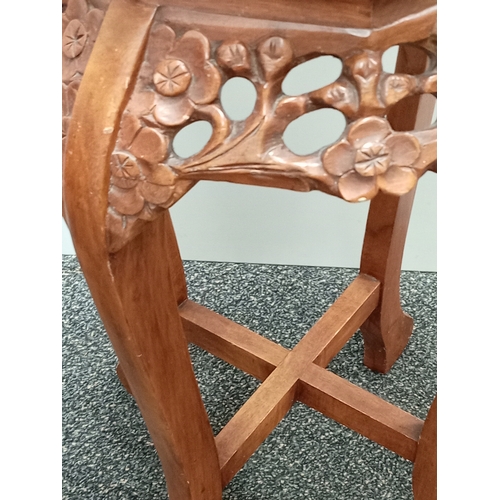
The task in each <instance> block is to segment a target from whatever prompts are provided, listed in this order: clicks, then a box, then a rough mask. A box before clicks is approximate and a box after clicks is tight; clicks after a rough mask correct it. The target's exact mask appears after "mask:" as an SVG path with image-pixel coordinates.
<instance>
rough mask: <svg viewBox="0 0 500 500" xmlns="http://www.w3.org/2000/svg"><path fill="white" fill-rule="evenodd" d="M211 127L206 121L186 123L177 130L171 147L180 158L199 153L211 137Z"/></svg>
mask: <svg viewBox="0 0 500 500" xmlns="http://www.w3.org/2000/svg"><path fill="white" fill-rule="evenodd" d="M212 132H213V127H212V124H211V123H209V122H207V121H197V122H193V123H190V124H189V125H186V126H185V127H184V128H182V129H181V130H179V132H177V134H176V136H175V137H174V140H173V143H172V147H173V148H174V153H175V154H176V155H177V156H180V157H181V158H189V157H190V156H193V155H195V154H196V153H199V152H200V151H201V150H202V149H203V148H204V147H205V146H206V145H207V143H208V141H209V140H210V138H211V137H212Z"/></svg>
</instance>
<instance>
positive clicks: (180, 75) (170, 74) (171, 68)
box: [153, 59, 192, 97]
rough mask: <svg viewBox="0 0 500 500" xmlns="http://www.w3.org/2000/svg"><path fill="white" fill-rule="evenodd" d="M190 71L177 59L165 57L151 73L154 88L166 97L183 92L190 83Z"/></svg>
mask: <svg viewBox="0 0 500 500" xmlns="http://www.w3.org/2000/svg"><path fill="white" fill-rule="evenodd" d="M191 79H192V76H191V73H190V72H189V70H188V69H187V67H186V65H185V64H184V63H183V62H182V61H180V60H179V59H167V60H166V61H162V62H160V64H158V66H157V67H156V71H155V74H154V75H153V82H154V84H155V86H156V90H157V91H158V92H159V93H160V94H162V95H164V96H167V97H174V96H176V95H180V94H182V93H184V92H185V91H186V90H187V88H188V87H189V84H190V83H191Z"/></svg>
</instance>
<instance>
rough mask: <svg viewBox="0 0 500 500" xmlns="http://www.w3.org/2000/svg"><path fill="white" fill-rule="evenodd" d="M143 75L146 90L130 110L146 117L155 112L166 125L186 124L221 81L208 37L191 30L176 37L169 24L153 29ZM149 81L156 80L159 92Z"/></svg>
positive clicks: (207, 102) (209, 98)
mask: <svg viewBox="0 0 500 500" xmlns="http://www.w3.org/2000/svg"><path fill="white" fill-rule="evenodd" d="M140 77H141V80H142V82H144V89H143V90H142V92H139V93H138V94H137V96H136V97H135V99H136V102H134V103H133V106H134V105H135V106H136V108H135V109H132V110H131V109H130V107H129V110H130V111H132V112H134V111H135V112H139V113H140V114H142V116H143V117H144V118H146V119H147V115H148V114H151V115H152V119H153V120H155V121H156V122H157V123H159V124H160V125H162V126H164V127H174V126H178V125H182V124H184V123H186V122H187V121H188V120H189V119H190V118H191V116H192V114H193V112H194V111H195V109H196V108H198V107H199V106H202V105H206V104H209V103H211V102H213V101H214V100H215V98H216V97H217V95H218V92H219V88H220V84H221V76H220V73H219V70H218V69H217V68H216V66H215V65H214V64H213V63H212V62H211V61H210V44H209V42H208V40H207V38H206V37H205V36H204V35H202V34H201V33H200V32H198V31H187V32H186V33H184V35H182V37H180V38H179V39H177V40H176V38H175V33H174V31H173V30H172V29H171V28H170V27H168V26H166V25H165V24H159V25H158V26H155V28H153V31H152V33H151V38H150V44H149V47H148V54H147V60H146V62H145V63H144V64H143V67H142V68H141V74H140ZM146 82H153V84H154V88H155V90H156V92H152V91H150V90H148V89H147V85H146ZM137 105H138V106H137ZM137 108H139V109H137Z"/></svg>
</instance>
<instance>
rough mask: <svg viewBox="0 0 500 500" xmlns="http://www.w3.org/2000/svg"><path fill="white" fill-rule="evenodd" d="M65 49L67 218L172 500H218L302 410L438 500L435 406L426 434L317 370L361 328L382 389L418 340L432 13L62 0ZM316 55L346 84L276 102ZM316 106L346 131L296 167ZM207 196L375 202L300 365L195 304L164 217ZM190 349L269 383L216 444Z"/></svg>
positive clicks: (429, 3)
mask: <svg viewBox="0 0 500 500" xmlns="http://www.w3.org/2000/svg"><path fill="white" fill-rule="evenodd" d="M394 45H399V56H398V62H397V67H396V73H394V74H388V73H385V72H384V71H383V70H382V65H381V58H382V54H383V52H384V51H385V50H386V49H388V48H389V47H391V46H394ZM62 51H63V162H64V173H63V204H64V216H65V219H66V222H67V224H68V227H69V229H70V231H71V235H72V238H73V242H74V245H75V249H76V253H77V256H78V259H79V261H80V264H81V267H82V270H83V272H84V274H85V277H86V280H87V282H88V285H89V288H90V291H91V293H92V296H93V299H94V301H95V303H96V306H97V309H98V311H99V313H100V315H101V318H102V320H103V323H104V325H105V328H106V330H107V332H108V335H109V337H110V340H111V342H112V344H113V347H114V349H115V351H116V353H117V356H118V358H119V361H120V364H119V367H118V375H119V376H120V379H121V380H122V382H123V384H124V385H125V387H126V388H127V389H128V390H129V391H130V392H131V394H132V395H133V396H134V398H135V399H136V401H137V404H138V406H139V408H140V410H141V413H142V415H143V417H144V420H145V422H146V425H147V427H148V430H149V432H150V434H151V437H152V439H153V441H154V444H155V446H156V449H157V451H158V454H159V456H160V459H161V462H162V465H163V468H164V472H165V476H166V480H167V485H168V491H169V496H170V498H172V499H173V500H186V499H193V500H194V499H196V500H198V499H217V498H218V499H220V498H221V494H222V489H223V487H224V486H225V485H226V484H227V483H228V482H229V481H230V480H231V478H232V477H233V476H234V475H235V474H236V473H237V471H238V470H239V469H240V468H241V467H242V466H243V464H244V463H245V462H246V460H247V459H248V458H249V457H250V456H251V455H252V453H253V452H254V451H255V450H256V449H257V448H258V446H259V445H260V444H261V443H262V442H263V440H264V439H265V438H266V437H267V436H268V435H269V433H270V432H271V431H272V430H273V429H274V428H275V426H276V425H277V424H278V423H279V422H280V421H281V419H282V418H283V417H284V416H285V414H286V413H287V412H288V410H289V409H290V408H291V406H292V405H293V404H294V403H295V402H296V401H301V402H303V403H305V404H307V405H309V406H311V407H312V408H315V409H316V410H318V411H320V412H322V413H323V414H325V415H327V416H329V417H331V418H333V419H335V420H337V421H338V422H340V423H342V424H344V425H346V426H348V427H350V428H351V429H354V430H356V431H357V432H359V433H361V434H363V435H364V436H367V437H369V438H370V439H372V440H374V441H376V442H378V443H380V444H381V445H382V446H385V447H387V448H389V449H391V450H393V451H394V452H396V453H398V454H399V455H401V456H403V457H405V458H407V459H409V460H412V461H415V468H414V493H415V498H417V499H431V498H436V456H435V455H436V406H435V402H434V403H433V405H432V407H431V410H430V412H429V416H428V418H427V420H426V422H425V423H424V422H423V421H421V420H420V419H418V418H416V417H414V416H412V415H410V414H408V413H406V412H404V411H403V410H401V409H399V408H397V407H395V406H393V405H391V404H389V403H387V402H385V401H384V400H382V399H380V398H378V397H377V396H374V395H373V394H370V393H368V392H367V391H365V390H363V389H360V388H358V387H356V386H354V385H353V384H351V383H349V382H347V381H346V380H344V379H342V378H340V377H338V376H336V375H334V374H333V373H331V372H329V371H327V370H325V367H326V366H327V365H328V363H329V362H330V361H331V360H332V359H333V357H335V355H336V354H337V353H338V352H339V351H340V349H341V348H342V347H343V345H344V344H345V343H346V342H347V340H348V339H349V338H350V337H351V336H352V335H353V334H354V333H355V332H356V331H357V330H358V329H359V328H361V331H362V333H363V337H364V343H365V359H364V361H365V364H366V365H367V366H368V367H370V368H371V369H373V370H377V371H380V372H384V373H385V372H387V371H388V370H389V369H390V367H391V366H392V365H393V363H394V362H395V360H396V359H397V358H398V357H399V356H400V354H401V353H402V351H403V349H404V348H405V346H406V344H407V341H408V338H409V336H410V334H411V331H412V327H413V322H412V319H411V318H410V317H408V316H407V315H406V314H405V313H403V311H402V309H401V305H400V298H399V276H400V270H401V260H402V253H403V248H404V241H405V236H406V230H407V226H408V221H409V217H410V212H411V206H412V202H413V197H414V192H415V189H414V188H415V185H416V183H417V181H418V178H419V177H420V176H421V175H423V174H424V173H425V172H426V171H427V170H435V169H436V135H437V129H436V127H435V126H429V124H430V118H431V115H432V109H431V107H430V106H429V105H427V104H426V98H427V96H428V95H433V94H434V95H435V94H436V92H437V75H436V6H435V2H434V1H433V0H416V1H414V2H405V1H398V0H352V1H347V0H311V1H310V2H302V1H301V0H275V1H273V2H269V1H267V0H254V1H253V2H240V1H236V0H221V1H220V2H213V1H211V0H170V1H167V0H142V1H138V0H112V1H109V0H87V1H86V0H69V1H68V2H67V3H66V2H63V44H62ZM319 55H333V56H335V57H337V58H339V59H340V60H341V61H342V64H343V69H342V73H341V75H340V77H339V78H338V79H337V80H336V81H334V82H331V83H330V84H329V85H326V86H324V87H322V88H320V89H316V90H313V91H311V92H308V93H305V94H301V95H298V96H287V95H285V94H284V93H283V91H282V82H283V79H284V78H285V76H286V75H287V74H288V72H289V71H290V70H291V69H292V68H294V67H295V66H297V65H299V64H301V63H303V62H305V61H307V60H309V59H312V58H314V57H317V56H319ZM236 76H238V77H241V78H245V79H247V80H248V81H249V82H251V84H252V85H253V86H254V87H255V89H256V93H257V100H256V104H255V107H254V110H253V112H252V113H251V115H250V116H249V117H248V118H247V119H246V120H242V121H234V120H231V119H230V118H229V117H228V116H227V114H226V113H225V111H224V108H223V106H222V105H221V101H220V91H221V87H222V86H223V85H224V83H225V82H227V81H228V80H229V79H231V78H233V77H236ZM321 108H335V109H337V110H339V111H340V112H342V113H343V114H344V116H345V118H346V121H347V127H346V129H345V131H344V133H343V135H342V136H341V137H340V139H339V140H337V141H336V142H335V143H334V144H331V145H329V146H327V147H325V148H322V149H321V150H319V151H317V152H316V153H314V154H310V155H306V156H299V155H296V154H294V153H292V152H291V151H290V150H289V149H288V148H287V147H286V146H285V144H284V143H283V138H282V135H283V132H284V131H285V129H286V127H287V126H288V125H289V124H290V123H291V122H292V121H293V120H295V119H297V118H298V117H300V116H302V115H304V114H305V113H308V112H310V111H313V110H316V109H321ZM198 120H205V121H208V122H209V123H210V124H211V126H212V129H213V133H212V136H211V138H210V139H209V141H208V142H207V143H206V145H205V146H204V147H203V149H202V150H201V151H200V152H199V153H197V154H196V155H194V156H192V157H189V158H181V157H179V156H178V155H177V154H176V153H175V151H174V149H173V147H172V143H173V140H174V137H175V136H176V134H177V133H179V131H180V130H182V129H183V128H184V127H185V126H187V125H188V124H190V123H192V122H194V121H198ZM200 180H213V181H227V182H239V183H244V184H254V185H259V186H273V187H279V188H284V189H293V190H298V191H309V190H312V189H316V190H321V191H323V192H325V193H328V194H331V195H334V196H338V197H340V198H343V199H345V200H347V201H349V202H363V201H367V200H371V201H370V211H369V216H368V221H367V228H366V234H365V240H364V244H363V251H362V257H361V263H360V272H359V275H358V276H357V277H356V278H355V279H354V281H353V282H352V283H351V285H350V286H349V287H348V288H347V289H346V291H345V292H344V293H343V295H342V296H341V297H340V298H339V299H338V300H337V301H336V302H335V303H334V304H333V305H332V306H331V307H330V309H329V310H328V311H327V312H326V313H325V315H324V316H323V317H322V318H321V319H320V320H319V321H318V323H317V324H316V325H314V327H313V328H312V329H311V330H310V331H309V332H308V333H307V334H306V335H305V336H304V337H303V338H302V340H301V341H300V342H299V343H298V344H297V345H296V347H295V348H294V349H292V350H287V349H285V348H284V347H282V346H280V345H277V344H275V343H273V342H271V341H269V340H266V339H264V338H262V337H260V336H259V335H257V334H256V333H254V332H251V331H250V330H248V329H246V328H243V327H242V326H240V325H237V324H236V323H233V322H232V321H229V320H228V319H225V318H223V317H221V316H219V315H217V314H216V313H214V312H212V311H209V310H208V309H205V308H204V307H202V306H200V305H198V304H196V303H194V302H192V301H190V300H189V299H188V296H187V290H186V283H185V279H184V271H183V267H182V261H181V258H180V254H179V250H178V248H177V243H176V238H175V234H174V230H173V227H172V224H171V220H170V217H169V212H168V208H169V207H170V206H172V205H173V204H174V203H175V202H176V201H177V200H178V199H180V198H181V197H182V196H183V195H184V194H186V193H187V192H188V191H189V190H190V189H191V188H192V187H193V186H194V185H195V184H196V183H197V182H198V181H200ZM190 342H191V343H194V344H197V345H198V346H200V347H202V348H204V349H206V350H208V351H209V352H211V353H213V354H215V355H216V356H219V357H221V358H222V359H224V360H226V361H228V362H230V363H232V364H233V365H235V366H237V367H238V368H241V369H242V370H245V371H246V372H248V373H250V374H252V375H253V376H255V377H257V378H258V379H260V380H262V384H261V385H260V387H259V389H258V390H257V391H256V392H255V393H254V394H253V395H252V396H251V397H250V398H249V399H248V401H247V402H246V403H245V404H244V405H243V407H242V408H241V409H240V410H239V411H238V412H237V413H236V415H235V416H234V417H233V418H232V419H231V420H230V422H229V423H228V424H227V425H226V426H225V427H224V429H223V430H222V431H221V432H220V433H219V434H218V435H217V436H215V437H214V436H213V433H212V429H211V427H210V424H209V421H208V417H207V414H206V412H205V408H204V406H203V403H202V400H201V397H200V392H199V389H198V386H197V383H196V380H195V377H194V373H193V369H192V365H191V360H190V357H189V353H188V343H190Z"/></svg>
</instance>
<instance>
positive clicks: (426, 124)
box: [387, 94, 437, 132]
mask: <svg viewBox="0 0 500 500" xmlns="http://www.w3.org/2000/svg"><path fill="white" fill-rule="evenodd" d="M419 101H420V103H419ZM436 104H437V99H436V96H434V95H433V94H420V95H411V96H407V97H405V98H404V99H401V101H399V102H398V103H396V104H395V105H394V106H393V107H392V109H391V110H390V111H389V113H388V114H387V116H388V117H389V119H390V120H392V118H393V117H395V116H396V115H399V116H398V118H397V119H396V122H395V123H396V125H395V124H394V123H393V128H394V129H395V130H398V131H399V132H408V131H413V130H426V129H428V128H431V127H434V126H435V125H436V117H437V111H436V109H437V106H436ZM417 106H418V108H419V111H418V115H417V116H418V120H417V123H416V125H415V117H414V111H415V110H416V109H417ZM408 110H412V111H411V112H410V113H408Z"/></svg>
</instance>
